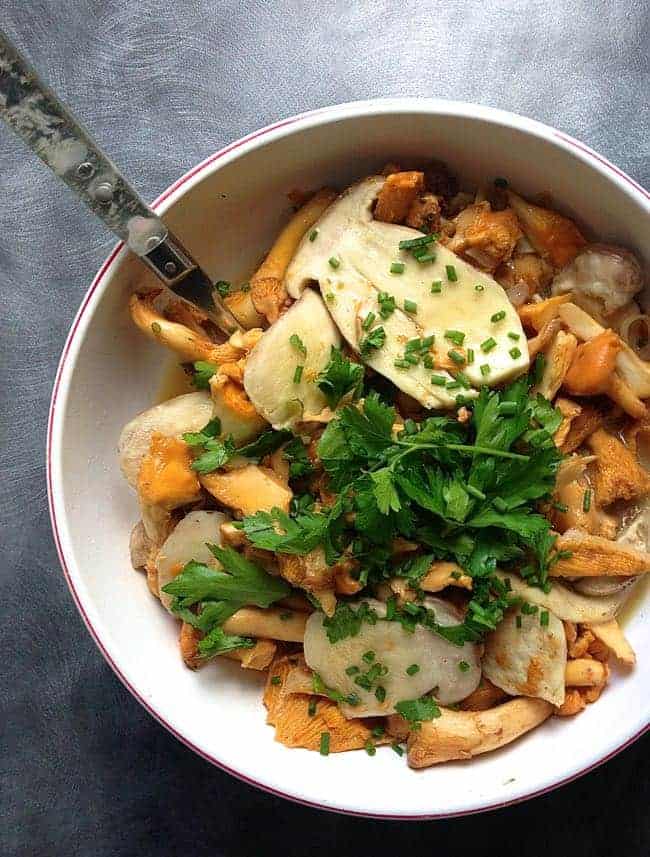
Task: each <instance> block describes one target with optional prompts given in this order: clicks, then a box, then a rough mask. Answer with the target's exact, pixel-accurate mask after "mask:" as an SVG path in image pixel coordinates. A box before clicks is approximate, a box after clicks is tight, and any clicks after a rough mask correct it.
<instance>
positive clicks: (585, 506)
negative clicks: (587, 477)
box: [582, 488, 591, 512]
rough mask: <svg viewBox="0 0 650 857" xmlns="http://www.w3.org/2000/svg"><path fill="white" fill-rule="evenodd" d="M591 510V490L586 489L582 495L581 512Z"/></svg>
mask: <svg viewBox="0 0 650 857" xmlns="http://www.w3.org/2000/svg"><path fill="white" fill-rule="evenodd" d="M590 509H591V488H587V489H586V490H585V493H584V494H583V495H582V511H583V512H588V511H589V510H590Z"/></svg>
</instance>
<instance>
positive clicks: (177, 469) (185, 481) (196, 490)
mask: <svg viewBox="0 0 650 857" xmlns="http://www.w3.org/2000/svg"><path fill="white" fill-rule="evenodd" d="M138 497H139V499H140V503H142V504H143V505H144V506H159V507H160V508H162V509H166V510H168V511H170V510H171V509H176V508H178V507H179V506H186V505H188V504H189V503H195V502H196V501H197V500H200V499H201V486H200V484H199V480H198V477H197V475H196V472H195V471H194V470H192V456H191V453H190V449H189V447H188V445H187V444H186V443H184V442H183V441H182V440H179V439H178V438H175V437H165V435H162V434H161V433H160V432H154V433H153V434H152V435H151V443H150V445H149V451H148V452H147V454H146V455H145V456H144V458H143V459H142V464H141V465H140V472H139V473H138Z"/></svg>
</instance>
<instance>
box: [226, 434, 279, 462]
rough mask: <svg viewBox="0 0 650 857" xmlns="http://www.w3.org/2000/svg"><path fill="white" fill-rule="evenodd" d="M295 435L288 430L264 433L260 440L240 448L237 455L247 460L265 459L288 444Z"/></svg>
mask: <svg viewBox="0 0 650 857" xmlns="http://www.w3.org/2000/svg"><path fill="white" fill-rule="evenodd" d="M292 437H293V434H292V433H291V432H290V431H289V430H288V429H280V430H279V431H276V430H275V429H270V430H269V431H265V432H263V433H262V434H261V435H260V436H259V437H258V438H256V439H255V440H253V441H251V443H247V444H246V445H245V446H240V447H239V448H238V449H237V455H244V456H246V458H256V459H258V460H259V459H260V458H264V456H265V455H268V454H269V453H271V452H275V450H276V449H279V448H280V447H281V446H282V444H283V443H286V442H287V441H288V440H289V439H290V438H292Z"/></svg>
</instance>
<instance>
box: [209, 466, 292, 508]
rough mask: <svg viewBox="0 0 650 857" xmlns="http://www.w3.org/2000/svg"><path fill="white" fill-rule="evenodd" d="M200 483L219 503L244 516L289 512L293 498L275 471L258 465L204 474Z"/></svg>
mask: <svg viewBox="0 0 650 857" xmlns="http://www.w3.org/2000/svg"><path fill="white" fill-rule="evenodd" d="M200 481H201V485H203V487H204V488H205V489H206V490H207V491H209V492H210V494H212V496H213V497H214V498H215V499H216V500H218V501H219V502H220V503H222V504H223V505H224V506H228V507H229V508H230V509H235V510H236V511H237V512H240V513H241V514H243V515H254V514H255V512H260V511H262V512H270V511H271V510H272V509H275V508H278V509H282V511H283V512H288V511H289V503H290V502H291V497H292V496H293V492H292V491H291V489H290V488H289V487H288V486H287V485H285V484H284V483H283V482H282V481H281V480H280V479H278V477H277V476H276V475H275V473H274V472H273V471H272V470H270V469H269V468H268V467H259V466H258V465H257V464H246V465H245V466H244V467H233V468H232V469H230V470H215V471H214V472H213V473H204V474H202V475H201V476H200Z"/></svg>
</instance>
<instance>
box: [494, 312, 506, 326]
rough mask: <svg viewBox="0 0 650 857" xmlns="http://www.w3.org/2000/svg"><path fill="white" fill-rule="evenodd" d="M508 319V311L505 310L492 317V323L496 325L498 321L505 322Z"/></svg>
mask: <svg viewBox="0 0 650 857" xmlns="http://www.w3.org/2000/svg"><path fill="white" fill-rule="evenodd" d="M505 317H506V311H505V310H504V309H501V310H499V312H495V313H494V315H492V316H490V321H491V322H492V323H493V324H496V322H497V321H503V319H504V318H505Z"/></svg>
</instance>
